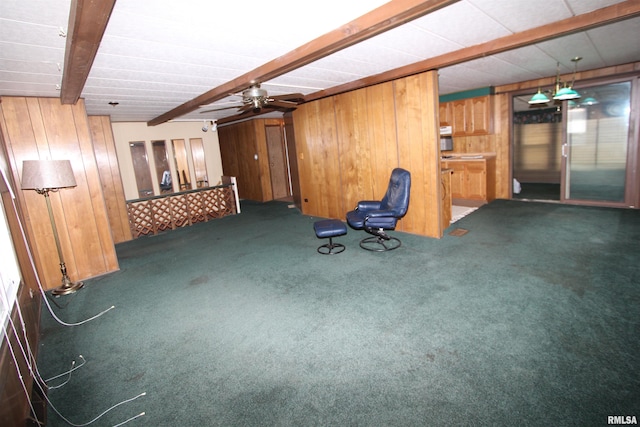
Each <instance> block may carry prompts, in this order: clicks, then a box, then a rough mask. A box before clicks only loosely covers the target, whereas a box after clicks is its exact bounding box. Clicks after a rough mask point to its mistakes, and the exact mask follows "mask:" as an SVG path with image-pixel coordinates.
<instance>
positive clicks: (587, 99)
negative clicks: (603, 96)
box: [582, 96, 598, 105]
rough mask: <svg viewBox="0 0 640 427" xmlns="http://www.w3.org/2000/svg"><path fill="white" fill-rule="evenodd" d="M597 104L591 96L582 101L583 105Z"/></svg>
mask: <svg viewBox="0 0 640 427" xmlns="http://www.w3.org/2000/svg"><path fill="white" fill-rule="evenodd" d="M597 103H598V100H597V99H595V98H594V97H592V96H588V97H586V98H585V99H584V101H582V104H583V105H596V104H597Z"/></svg>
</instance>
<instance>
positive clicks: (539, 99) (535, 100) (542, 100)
mask: <svg viewBox="0 0 640 427" xmlns="http://www.w3.org/2000/svg"><path fill="white" fill-rule="evenodd" d="M547 102H549V98H547V95H545V94H544V93H542V92H540V90H538V93H536V94H535V95H533V96H532V97H531V99H530V100H529V104H531V105H536V104H546V103H547Z"/></svg>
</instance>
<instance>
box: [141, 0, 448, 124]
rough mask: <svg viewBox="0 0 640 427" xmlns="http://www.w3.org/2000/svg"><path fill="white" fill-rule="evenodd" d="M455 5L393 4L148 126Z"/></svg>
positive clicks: (435, 1)
mask: <svg viewBox="0 0 640 427" xmlns="http://www.w3.org/2000/svg"><path fill="white" fill-rule="evenodd" d="M458 1H459V0H426V1H425V0H392V1H390V2H389V3H385V4H384V5H382V6H380V7H378V8H377V9H374V10H372V11H371V12H369V13H366V14H365V15H362V16H361V17H359V18H357V19H355V20H353V21H351V22H349V23H348V24H345V25H343V26H341V27H339V28H337V29H335V30H333V31H331V32H329V33H327V34H324V35H322V36H320V37H318V38H316V39H314V40H312V41H310V42H308V43H306V44H304V45H302V46H300V47H299V48H297V49H294V50H293V51H291V52H289V53H286V54H284V55H282V56H280V57H279V58H276V59H274V60H272V61H270V62H267V63H266V64H264V65H261V66H260V67H258V68H256V69H254V70H252V71H249V72H248V73H245V74H243V75H242V76H240V77H237V78H235V79H234V80H231V81H229V82H227V83H225V84H223V85H220V86H218V87H216V88H213V89H211V90H209V91H207V92H205V93H203V94H202V95H199V96H197V97H196V98H193V99H192V100H190V101H187V102H185V103H183V104H181V105H179V106H178V107H176V108H174V109H172V110H170V111H168V112H166V113H164V114H161V115H160V116H158V117H156V118H154V119H151V120H150V121H149V122H147V125H149V126H155V125H158V124H160V123H164V122H166V121H169V120H171V119H175V118H176V117H180V116H183V115H185V114H187V113H190V112H192V111H195V110H197V109H198V108H199V107H200V106H201V105H207V104H210V103H212V102H214V101H218V100H220V99H222V98H225V97H227V96H229V94H230V93H237V92H240V91H242V90H244V89H246V88H247V87H249V86H250V85H251V84H253V83H262V82H265V81H268V80H271V79H273V78H276V77H278V76H281V75H283V74H285V73H288V72H290V71H293V70H295V69H297V68H300V67H302V66H304V65H307V64H310V63H312V62H314V61H317V60H318V59H321V58H324V57H325V56H328V55H331V54H332V53H336V52H338V51H340V50H342V49H345V48H347V47H349V46H352V45H354V44H356V43H359V42H361V41H363V40H366V39H368V38H371V37H373V36H376V35H378V34H381V33H384V32H385V31H388V30H390V29H392V28H396V27H398V26H400V25H402V24H405V23H407V22H409V21H412V20H414V19H416V18H419V17H421V16H424V15H426V14H428V13H431V12H434V11H436V10H438V9H441V8H443V7H446V6H449V5H451V4H453V3H456V2H458Z"/></svg>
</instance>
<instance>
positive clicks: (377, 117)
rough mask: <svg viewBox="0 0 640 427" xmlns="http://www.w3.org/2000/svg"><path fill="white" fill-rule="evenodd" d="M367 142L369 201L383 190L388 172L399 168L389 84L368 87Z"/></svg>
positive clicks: (388, 175)
mask: <svg viewBox="0 0 640 427" xmlns="http://www.w3.org/2000/svg"><path fill="white" fill-rule="evenodd" d="M366 92H367V105H369V109H368V123H369V126H368V130H369V133H368V135H367V136H368V138H369V141H370V149H371V153H370V157H371V169H372V171H373V174H372V179H373V181H372V188H373V194H372V197H373V198H374V199H375V198H377V199H380V198H381V197H382V196H383V195H384V192H385V191H386V189H387V186H388V184H389V177H390V174H391V171H392V170H393V169H394V168H395V167H397V166H398V165H399V160H398V146H397V144H396V139H397V132H396V111H395V99H394V93H393V84H392V83H386V84H380V85H375V86H371V87H368V88H367V89H366Z"/></svg>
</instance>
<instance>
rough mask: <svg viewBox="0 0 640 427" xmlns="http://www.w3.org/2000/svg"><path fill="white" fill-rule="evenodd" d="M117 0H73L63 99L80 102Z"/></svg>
mask: <svg viewBox="0 0 640 427" xmlns="http://www.w3.org/2000/svg"><path fill="white" fill-rule="evenodd" d="M115 3H116V0H100V1H92V0H72V1H71V10H70V11H69V25H68V28H67V46H66V50H65V54H64V72H63V74H62V87H61V88H60V100H61V102H62V103H63V104H75V103H76V102H78V99H79V98H80V95H81V94H82V89H83V88H84V85H85V83H86V81H87V77H88V76H89V72H90V71H91V66H92V65H93V61H94V59H95V57H96V53H97V52H98V47H100V42H101V41H102V36H103V35H104V31H105V29H106V28H107V23H108V22H109V18H110V17H111V12H112V11H113V7H114V6H115Z"/></svg>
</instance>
